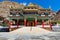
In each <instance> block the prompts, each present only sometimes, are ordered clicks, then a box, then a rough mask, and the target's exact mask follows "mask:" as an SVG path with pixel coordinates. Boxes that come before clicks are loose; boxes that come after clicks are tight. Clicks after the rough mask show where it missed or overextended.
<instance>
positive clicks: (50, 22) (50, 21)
mask: <svg viewBox="0 0 60 40" xmlns="http://www.w3.org/2000/svg"><path fill="white" fill-rule="evenodd" d="M50 28H51V29H52V21H51V20H50Z"/></svg>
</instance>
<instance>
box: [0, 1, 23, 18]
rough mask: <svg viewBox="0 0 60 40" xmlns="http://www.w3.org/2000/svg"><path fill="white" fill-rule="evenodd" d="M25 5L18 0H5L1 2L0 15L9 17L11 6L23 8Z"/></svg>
mask: <svg viewBox="0 0 60 40" xmlns="http://www.w3.org/2000/svg"><path fill="white" fill-rule="evenodd" d="M22 7H23V5H22V4H19V3H16V2H9V1H3V2H0V16H3V17H7V16H8V15H9V13H10V12H9V11H10V8H22Z"/></svg>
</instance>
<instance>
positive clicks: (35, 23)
mask: <svg viewBox="0 0 60 40" xmlns="http://www.w3.org/2000/svg"><path fill="white" fill-rule="evenodd" d="M34 25H35V26H36V25H37V18H35V22H34Z"/></svg>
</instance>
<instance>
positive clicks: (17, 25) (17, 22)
mask: <svg viewBox="0 0 60 40" xmlns="http://www.w3.org/2000/svg"><path fill="white" fill-rule="evenodd" d="M17 28H18V19H17Z"/></svg>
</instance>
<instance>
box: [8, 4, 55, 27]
mask: <svg viewBox="0 0 60 40" xmlns="http://www.w3.org/2000/svg"><path fill="white" fill-rule="evenodd" d="M54 15H55V13H54V12H53V11H52V10H51V9H50V8H42V7H41V6H38V5H35V4H32V3H30V4H29V5H28V6H23V7H22V8H11V9H10V15H9V18H10V20H11V21H12V24H13V25H25V26H36V25H41V24H42V21H44V24H49V21H50V20H52V19H53V17H54Z"/></svg>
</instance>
